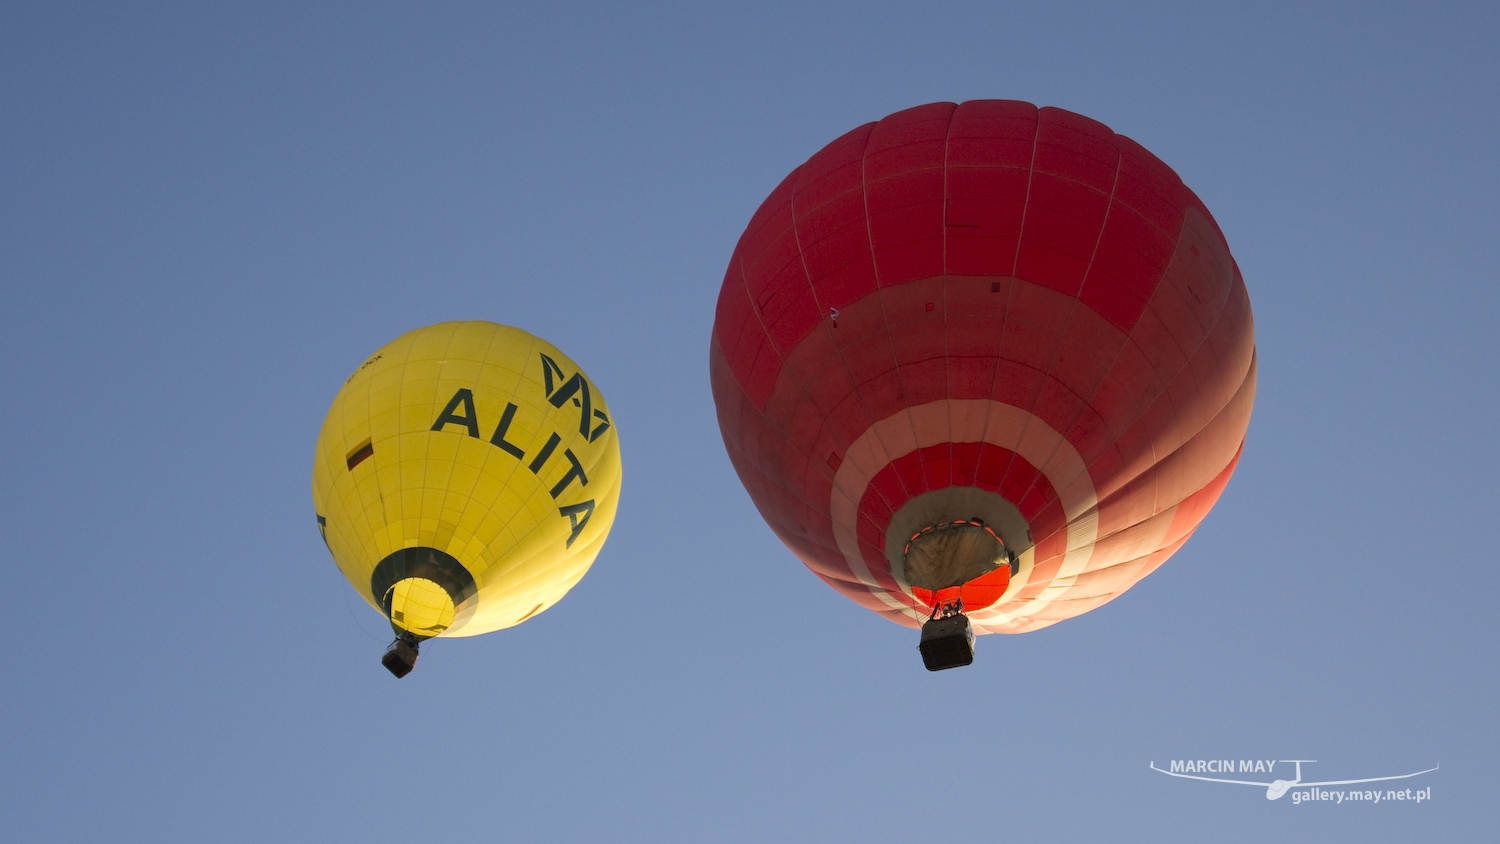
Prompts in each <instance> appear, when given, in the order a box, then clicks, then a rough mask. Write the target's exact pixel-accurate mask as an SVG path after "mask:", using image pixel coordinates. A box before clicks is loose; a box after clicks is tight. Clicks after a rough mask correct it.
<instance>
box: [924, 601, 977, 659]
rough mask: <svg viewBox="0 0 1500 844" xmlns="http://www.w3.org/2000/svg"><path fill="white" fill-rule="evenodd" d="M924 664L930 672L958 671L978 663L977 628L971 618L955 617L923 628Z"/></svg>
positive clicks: (929, 621)
mask: <svg viewBox="0 0 1500 844" xmlns="http://www.w3.org/2000/svg"><path fill="white" fill-rule="evenodd" d="M917 647H918V649H919V650H921V652H922V664H923V665H924V666H926V667H927V670H928V671H942V670H943V669H945V668H958V667H960V666H964V665H970V664H972V663H973V662H974V628H972V627H970V626H969V617H968V616H966V615H964V614H963V613H954V614H952V615H948V616H945V617H943V618H932V619H929V620H928V621H927V623H926V624H923V625H922V642H921V644H920V645H918V646H917Z"/></svg>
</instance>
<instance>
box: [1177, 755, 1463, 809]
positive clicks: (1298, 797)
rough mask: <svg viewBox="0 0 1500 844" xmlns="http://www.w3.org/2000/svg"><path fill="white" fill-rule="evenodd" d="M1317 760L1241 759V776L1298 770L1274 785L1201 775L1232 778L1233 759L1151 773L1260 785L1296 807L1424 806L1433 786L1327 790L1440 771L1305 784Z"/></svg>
mask: <svg viewBox="0 0 1500 844" xmlns="http://www.w3.org/2000/svg"><path fill="white" fill-rule="evenodd" d="M1316 761H1317V760H1316V759H1279V760H1278V759H1241V760H1239V767H1238V772H1240V773H1255V774H1258V773H1267V774H1269V773H1271V770H1272V769H1273V768H1274V767H1275V766H1276V765H1277V763H1278V762H1280V763H1290V764H1293V765H1296V766H1297V771H1296V774H1295V775H1294V776H1293V777H1292V779H1289V780H1284V779H1275V780H1272V781H1270V782H1258V781H1255V780H1237V779H1225V778H1222V777H1205V776H1201V774H1205V773H1210V774H1221V773H1222V774H1230V773H1235V772H1236V767H1235V760H1233V759H1208V760H1204V759H1174V760H1172V762H1171V763H1170V765H1169V766H1168V768H1167V769H1163V768H1158V767H1156V763H1155V762H1152V763H1151V770H1153V771H1156V772H1158V773H1162V774H1166V775H1167V776H1169V777H1182V778H1183V779H1190V780H1203V781H1204V782H1222V783H1229V784H1231V785H1256V786H1260V787H1261V788H1264V789H1265V790H1266V799H1267V800H1280V799H1281V798H1282V797H1284V796H1285V795H1286V794H1287V793H1288V792H1291V794H1292V802H1293V803H1304V802H1307V801H1311V800H1321V801H1330V802H1335V803H1343V802H1345V801H1346V800H1347V801H1350V802H1365V803H1380V802H1385V801H1390V800H1409V801H1412V802H1415V803H1421V802H1423V801H1424V800H1431V799H1432V786H1428V787H1427V788H1424V789H1418V790H1416V791H1413V790H1412V789H1409V788H1407V789H1401V790H1396V789H1384V790H1383V789H1349V790H1339V791H1330V790H1327V789H1324V788H1323V786H1327V785H1354V784H1357V783H1367V782H1386V781H1387V780H1404V779H1410V778H1412V777H1419V776H1421V775H1423V774H1430V773H1432V772H1433V771H1436V770H1437V769H1438V766H1436V765H1434V766H1432V767H1431V768H1428V769H1427V770H1425V771H1417V772H1416V773H1414V774H1396V775H1395V776H1390V777H1366V778H1364V779H1355V780H1325V781H1322V782H1303V781H1302V766H1303V765H1304V764H1309V765H1310V764H1313V763H1314V762H1316Z"/></svg>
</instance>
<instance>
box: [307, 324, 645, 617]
mask: <svg viewBox="0 0 1500 844" xmlns="http://www.w3.org/2000/svg"><path fill="white" fill-rule="evenodd" d="M619 493H620V447H619V441H618V440H617V438H616V436H615V428H614V424H613V420H612V417H611V416H610V414H609V408H608V406H607V404H606V403H605V401H604V396H603V395H601V394H600V392H599V390H598V388H597V387H596V386H594V384H593V382H591V381H589V380H588V378H587V376H586V375H584V373H583V371H582V370H581V369H579V367H578V365H577V364H575V363H574V362H573V361H572V360H571V359H569V358H568V357H567V356H566V355H564V354H563V353H562V352H561V351H559V350H558V349H557V347H555V346H553V345H552V344H551V343H548V342H547V341H545V340H542V339H541V338H539V337H534V336H532V335H531V334H528V333H526V332H525V331H522V330H521V329H519V328H510V327H508V326H502V325H495V324H494V323H489V322H445V323H440V324H438V325H433V326H429V327H427V328H419V329H417V330H415V331H411V332H408V333H407V334H404V335H402V336H401V337H399V338H397V339H396V340H394V341H392V342H391V343H389V344H387V345H386V346H384V347H383V348H381V349H380V350H379V351H377V352H376V353H375V354H374V355H372V356H371V357H370V358H369V359H368V360H366V361H365V362H364V364H363V365H362V366H360V367H359V369H357V370H356V371H355V372H354V374H353V375H351V376H350V377H349V380H348V381H347V382H346V383H345V384H344V386H343V387H342V388H341V389H340V390H339V393H338V396H337V397H335V398H334V401H333V406H332V407H331V408H329V411H328V417H327V418H326V419H325V420H324V422H323V430H322V432H321V433H320V434H319V436H318V446H317V454H316V459H315V460H314V463H313V506H314V507H315V509H316V511H317V516H318V524H319V528H320V529H321V530H322V531H323V538H324V541H325V542H326V543H327V544H328V550H329V551H330V552H331V553H332V554H333V559H334V562H336V563H337V564H338V567H339V570H340V571H342V572H343V574H344V577H345V578H347V579H348V581H349V583H350V585H352V586H353V587H354V589H355V591H356V592H358V593H359V594H360V595H361V596H362V597H363V598H364V599H365V600H366V601H367V602H369V604H370V605H371V606H373V607H375V608H376V609H377V610H379V611H380V612H381V614H382V615H384V616H386V617H387V618H389V619H390V620H391V623H392V626H393V627H394V628H395V629H396V630H397V631H398V633H402V632H404V633H406V634H410V636H412V637H414V638H416V639H424V638H431V637H434V636H473V635H477V634H480V633H487V632H490V631H492V630H499V629H501V628H504V627H510V626H512V625H515V624H519V623H520V622H522V621H524V620H526V619H528V618H531V617H533V616H535V615H536V614H537V613H540V612H543V611H545V610H546V609H547V608H548V607H551V606H552V605H553V604H555V603H556V602H557V601H558V600H559V599H561V598H562V596H563V595H564V594H565V593H566V592H567V591H568V590H569V589H571V588H572V587H573V585H574V584H575V583H577V582H578V581H579V580H580V579H581V578H582V577H583V575H584V573H585V572H587V571H588V569H589V566H590V565H592V564H593V561H594V558H595V557H596V556H597V555H598V553H599V549H600V547H601V546H602V545H603V544H604V540H605V538H606V537H607V536H608V535H609V529H610V526H611V524H613V522H614V517H615V509H616V506H617V504H618V501H619Z"/></svg>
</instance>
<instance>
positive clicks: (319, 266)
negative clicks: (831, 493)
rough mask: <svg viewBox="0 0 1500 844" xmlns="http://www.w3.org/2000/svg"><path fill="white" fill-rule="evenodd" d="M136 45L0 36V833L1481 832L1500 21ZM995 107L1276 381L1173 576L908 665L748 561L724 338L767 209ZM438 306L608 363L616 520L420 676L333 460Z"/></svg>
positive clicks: (1169, 23)
mask: <svg viewBox="0 0 1500 844" xmlns="http://www.w3.org/2000/svg"><path fill="white" fill-rule="evenodd" d="M126 5H127V4H119V3H107V4H98V5H92V6H85V5H72V4H62V3H34V4H27V5H22V4H19V3H11V4H6V5H5V7H4V9H3V10H0V379H3V380H0V388H3V389H0V397H3V398H0V481H3V483H0V526H3V529H4V537H5V542H6V551H5V555H4V563H3V569H0V571H3V572H4V573H5V576H6V584H5V590H4V592H3V594H4V595H5V602H4V606H5V618H6V621H7V633H8V635H7V636H6V642H5V645H4V647H3V653H4V654H5V656H4V659H3V661H0V671H3V674H0V838H3V839H5V840H9V841H108V840H117V841H208V840H214V841H247V842H249V841H254V842H260V841H268V840H286V841H327V840H379V841H398V840H416V839H418V838H420V839H421V840H427V841H453V842H468V841H476V842H477V841H486V842H488V841H511V840H523V839H530V840H549V841H653V842H655V841H684V842H704V841H712V842H756V844H761V843H762V842H767V841H778V842H780V841H788V842H800V841H808V842H831V841H872V842H873V841H898V840H908V841H909V840H915V839H917V838H919V837H920V838H924V839H931V838H941V839H945V840H955V841H957V840H964V841H975V842H991V841H993V842H1000V841H1022V840H1024V841H1128V840H1141V841H1146V840H1149V841H1200V840H1205V839H1209V838H1211V839H1212V840H1216V841H1247V842H1249V841H1255V842H1260V841H1271V840H1292V841H1311V840H1318V841H1416V840H1429V841H1460V840H1471V841H1472V840H1485V839H1489V838H1492V836H1493V835H1494V834H1495V831H1496V821H1495V813H1494V805H1495V801H1496V798H1497V792H1500V775H1497V768H1496V765H1497V762H1500V740H1497V739H1500V728H1497V726H1496V724H1497V721H1496V708H1497V703H1496V701H1497V698H1500V683H1497V679H1496V665H1497V664H1500V625H1497V622H1496V620H1495V619H1496V617H1497V614H1496V612H1495V604H1496V596H1497V594H1500V575H1497V571H1496V564H1497V560H1496V556H1497V555H1496V552H1495V548H1494V540H1493V536H1494V533H1495V523H1496V519H1495V516H1494V512H1493V511H1494V510H1495V505H1496V503H1497V496H1496V493H1495V484H1494V478H1495V476H1496V474H1497V472H1500V460H1497V457H1500V448H1497V445H1496V434H1495V430H1496V422H1495V420H1496V416H1497V412H1500V390H1497V386H1500V385H1497V372H1500V343H1497V341H1496V334H1497V332H1496V320H1497V318H1500V293H1497V281H1500V279H1497V277H1496V276H1497V273H1496V270H1495V266H1496V265H1495V258H1494V255H1495V243H1496V236H1497V235H1496V233H1497V231H1500V199H1497V196H1500V157H1497V155H1496V138H1497V135H1500V94H1497V91H1500V88H1497V86H1496V84H1495V83H1496V80H1497V79H1500V49H1497V47H1496V45H1497V44H1500V14H1497V12H1496V11H1495V8H1494V7H1485V6H1484V5H1483V4H1478V3H1472V4H1417V3H1412V4H1406V5H1397V4H1376V3H1359V4H1354V3H1350V4H1347V5H1343V6H1339V5H1329V4H1310V3H1300V2H1299V3H1286V4H1280V5H1273V4H1269V3H1255V4H1246V3H1238V4H1217V5H1211V4H1204V3H1189V2H1182V3H1175V4H1168V3H1155V4H1116V3H1097V4H1073V3H1050V4H1045V5H1043V4H1036V5H1034V6H1032V7H1029V8H1028V7H1022V6H1020V5H1014V6H1007V5H1005V4H1000V3H934V2H927V3H920V4H918V3H913V4H907V5H893V4H883V5H876V4H863V3H847V4H826V3H808V2H798V3H787V4H780V5H773V4H770V3H744V4H716V5H715V6H714V7H709V6H708V5H707V4H695V3H682V4H679V5H636V6H631V7H628V8H627V7H624V6H620V7H614V8H604V4H579V5H568V4H564V3H549V4H534V5H533V6H532V7H531V8H530V9H525V8H520V7H519V6H518V5H517V6H509V7H502V6H501V5H500V4H484V3H481V4H472V5H462V4H445V5H442V6H440V7H437V8H433V7H429V6H426V5H424V4H415V3H363V4H348V5H343V6H334V5H318V6H317V7H316V8H310V6H311V5H312V4H305V3H292V4H271V3H257V4H232V5H224V6H219V7H211V6H209V5H207V4H179V5H173V6H167V5H161V6H148V5H145V4H129V5H130V7H131V8H129V9H127V8H126ZM1127 6H1128V7H1129V8H1127ZM988 97H1000V98H1013V99H1023V100H1029V101H1031V102H1035V103H1037V104H1040V105H1054V106H1060V107H1063V108H1067V109H1071V110H1074V111H1077V112H1080V113H1083V114H1086V115H1089V116H1091V117H1093V118H1095V119H1098V120H1101V121H1103V122H1105V123H1107V124H1108V125H1109V126H1111V127H1112V128H1114V129H1115V130H1116V131H1118V132H1121V133H1123V134H1126V135H1129V136H1130V137H1132V138H1134V139H1136V140H1138V141H1140V142H1141V143H1142V144H1144V145H1145V146H1146V147H1147V148H1149V149H1151V150H1152V151H1154V152H1155V153H1156V154H1157V155H1159V156H1160V157H1161V158H1162V159H1163V160H1165V161H1166V162H1167V163H1169V164H1170V165H1171V166H1173V167H1174V168H1175V169H1176V170H1177V171H1178V173H1179V174H1181V176H1182V178H1183V179H1184V180H1185V181H1186V182H1187V183H1188V184H1189V185H1190V186H1191V187H1192V188H1193V189H1194V190H1196V191H1197V193H1198V194H1199V195H1200V196H1201V197H1202V198H1203V199H1204V201H1205V202H1206V203H1207V204H1208V206H1209V207H1210V208H1211V209H1212V210H1213V212H1214V214H1215V215H1216V216H1217V218H1218V221H1219V223H1220V224H1221V226H1222V227H1223V230H1224V232H1225V233H1226V235H1227V237H1228V239H1229V243H1230V246H1231V248H1232V249H1233V251H1234V254H1235V256H1236V258H1237V259H1238V261H1239V265H1240V267H1241V269H1242V271H1243V273H1244V276H1245V279H1246V283H1247V285H1248V287H1249V290H1250V296H1251V301H1252V303H1253V306H1254V309H1255V318H1256V327H1257V341H1258V344H1259V350H1260V366H1261V369H1260V392H1259V398H1258V401H1257V405H1256V410H1255V416H1254V419H1253V420H1252V422H1251V427H1250V433H1249V440H1248V443H1247V445H1246V449H1245V455H1244V459H1243V460H1242V462H1241V464H1240V468H1239V471H1238V472H1237V474H1236V475H1235V478H1234V480H1233V482H1232V483H1231V484H1230V486H1229V488H1228V490H1227V492H1226V493H1225V495H1224V496H1223V498H1222V499H1221V500H1220V502H1219V505H1218V507H1217V508H1216V509H1215V511H1214V512H1213V513H1212V515H1210V517H1209V518H1208V519H1207V520H1206V522H1205V523H1204V525H1203V527H1202V528H1201V529H1200V530H1199V532H1198V534H1197V535H1196V537H1195V538H1194V539H1193V540H1192V541H1191V542H1189V543H1188V545H1187V546H1186V548H1185V549H1184V550H1183V551H1182V552H1180V553H1179V554H1178V555H1177V556H1176V557H1175V558H1173V559H1172V560H1171V561H1170V562H1169V563H1168V564H1167V565H1165V566H1164V567H1162V568H1161V569H1160V570H1159V571H1158V572H1157V573H1155V574H1153V575H1152V576H1151V577H1149V578H1147V579H1146V580H1145V581H1143V582H1142V583H1141V585H1140V586H1138V587H1137V588H1136V589H1135V590H1133V591H1132V592H1130V593H1129V594H1128V595H1126V596H1124V597H1123V598H1121V599H1120V600H1118V601H1116V602H1114V603H1112V604H1110V605H1108V606H1106V607H1104V608H1103V609H1100V610H1098V611H1095V612H1093V613H1090V614H1088V615H1085V616H1083V617H1080V618H1078V619H1074V620H1072V621H1070V622H1067V623H1064V624H1061V625H1058V626H1056V627H1053V628H1049V629H1047V630H1044V631H1041V632H1038V633H1033V634H1028V635H1024V636H1011V637H999V636H992V637H987V638H984V639H982V640H981V641H980V643H979V645H980V647H979V654H978V661H977V662H976V664H975V665H974V666H973V667H972V668H969V669H964V670H959V671H949V672H944V673H942V674H928V673H927V672H925V671H923V670H922V669H921V666H920V663H919V660H918V657H917V653H916V650H915V644H916V643H915V638H914V634H913V633H912V631H909V630H906V629H904V628H900V627H897V626H895V625H892V624H890V623H888V622H886V621H883V620H881V619H879V618H877V617H876V616H875V615H874V614H872V613H869V612H867V611H865V610H862V609H860V608H858V607H856V606H855V605H853V604H852V603H850V602H848V601H846V600H844V599H843V598H841V597H839V596H838V595H837V594H835V593H834V592H833V591H832V590H830V589H828V588H827V587H825V586H823V585H822V584H820V583H818V582H817V581H816V580H815V579H814V577H813V576H812V575H811V574H810V573H808V572H807V571H806V570H805V569H804V568H803V567H802V566H801V564H799V563H798V562H797V561H796V559H795V558H793V557H792V555H791V554H790V553H789V552H788V551H786V549H785V548H783V547H782V546H781V544H780V543H779V542H778V541H777V540H776V539H775V537H774V536H773V535H772V534H771V532H770V531H769V530H768V529H767V528H766V527H765V526H764V524H763V523H762V522H761V520H760V518H759V516H758V515H757V514H756V512H755V510H754V508H753V506H752V505H751V503H750V500H749V498H748V497H747V496H746V494H745V493H744V491H743V490H742V488H741V487H740V484H739V481H738V479H737V478H736V476H735V474H734V471H733V469H732V468H731V466H730V464H729V461H728V459H727V458H726V456H725V454H724V451H723V446H722V444H721V442H720V439H719V433H718V428H717V425H716V423H715V419H714V413H713V403H712V399H711V397H710V394H709V388H708V375H707V357H708V354H707V352H708V337H709V330H710V326H711V323H712V319H713V306H714V301H715V297H716V295H717V292H718V288H719V283H720V280H721V279H722V276H723V272H724V267H725V264H726V262H727V260H728V257H729V254H730V252H731V250H732V249H733V246H734V243H735V240H736V238H737V237H738V236H739V233H740V231H741V230H742V228H743V227H744V225H745V223H746V222H747V221H748V220H749V218H750V215H751V213H752V212H753V211H754V210H755V208H756V206H757V205H758V204H759V203H760V201H761V199H762V198H764V196H765V195H766V194H767V193H768V192H769V191H770V190H771V188H772V187H774V186H775V184H776V183H777V182H778V181H779V180H780V179H781V177H782V176H783V175H784V174H785V173H787V172H788V171H790V170H791V169H792V168H793V167H795V166H796V165H797V164H799V163H801V162H802V161H803V160H805V159H806V158H807V157H808V156H809V155H811V154H812V153H813V152H815V151H816V150H817V149H819V148H820V147H821V146H822V145H823V144H824V143H826V142H828V141H829V140H831V139H833V138H835V137H837V136H838V135H840V134H841V133H843V132H845V131H847V130H848V129H850V128H853V127H854V126H856V125H859V124H861V123H864V122H866V121H870V120H875V119H878V118H880V117H882V116H884V115H886V114H888V113H890V112H892V111H896V110H898V109H901V108H905V107H908V106H912V105H916V104H920V103H924V102H931V101H935V100H953V101H960V100H965V99H974V98H988ZM448 319H489V320H494V321H497V322H502V323H509V324H514V325H518V326H521V327H524V328H526V329H528V330H530V331H532V332H535V333H537V334H540V335H542V336H545V337H547V338H549V339H551V340H553V341H554V342H555V343H557V344H558V345H559V346H560V347H561V348H563V349H564V350H566V351H567V353H568V354H569V355H571V356H572V357H574V358H575V359H576V360H578V361H579V362H580V363H581V364H582V365H583V366H584V367H586V368H587V369H588V371H589V373H590V374H591V375H592V376H593V377H594V379H595V380H596V381H597V383H598V384H599V385H600V387H601V388H602V389H603V391H604V392H605V394H606V396H607V397H608V399H609V401H610V404H611V407H612V409H613V411H614V414H615V417H616V422H617V425H618V430H619V433H620V438H621V443H622V448H623V454H624V461H625V489H624V497H623V501H622V506H621V510H620V515H619V520H618V521H617V523H616V525H615V529H614V534H613V535H612V537H611V539H610V541H609V544H608V545H607V546H606V548H605V550H604V553H603V554H602V555H601V557H600V558H599V560H598V562H597V564H596V565H595V567H594V569H593V571H592V572H591V573H590V574H589V576H588V577H587V578H586V579H585V580H584V581H583V582H582V584H580V585H579V586H578V587H577V588H576V589H575V590H574V591H573V592H572V593H571V594H570V595H569V596H568V597H567V598H566V599H565V600H564V601H563V602H562V603H560V604H559V605H558V606H557V607H556V608H555V609H553V610H551V611H549V612H547V613H545V614H543V615H541V616H539V617H537V618H536V619H534V620H532V621H529V622H527V623H526V624H524V625H522V626H521V627H518V628H515V629H513V630H509V631H503V632H500V633H497V634H493V635H490V636H485V637H481V638H477V639H470V640H455V641H448V642H439V643H436V644H434V645H433V646H432V647H430V648H429V649H428V650H425V651H424V655H423V658H422V665H421V667H420V668H419V669H418V671H417V672H416V673H415V674H413V675H412V676H411V677H409V678H407V679H406V680H403V681H399V682H397V681H395V680H393V679H392V678H391V677H390V676H389V675H387V674H386V673H385V671H383V670H382V669H381V668H380V666H379V664H378V657H379V655H380V652H381V650H382V648H383V646H384V645H385V643H386V641H388V639H389V634H388V628H386V627H385V625H384V624H383V622H382V621H381V620H380V619H379V618H378V616H377V615H376V614H375V613H374V612H372V611H370V610H369V609H368V608H367V607H365V606H364V605H363V604H362V603H360V602H359V601H358V599H357V598H356V597H355V596H354V595H353V592H352V590H351V589H350V588H349V587H348V586H347V585H346V584H345V583H344V581H343V580H342V578H341V577H340V576H339V575H338V572H337V571H336V569H335V568H334V566H333V564H332V562H331V561H330V559H329V557H328V555H327V552H326V551H325V550H324V548H323V545H322V543H321V542H320V541H319V539H318V533H317V530H316V527H315V524H314V521H313V512H312V504H311V497H310V492H309V487H310V480H309V477H310V471H311V459H312V449H313V444H314V440H315V438H316V436H317V432H318V427H319V425H320V424H321V421H322V418H323V414H324V412H325V411H326V410H327V407H328V405H329V402H330V401H331V399H332V397H333V395H334V392H335V391H336V390H337V388H338V386H339V385H340V383H342V381H343V379H344V378H345V377H346V376H347V375H348V374H349V372H351V371H352V370H353V368H354V367H355V366H357V365H358V364H359V362H360V361H362V360H363V359H364V358H365V356H367V355H368V354H369V353H370V352H371V351H373V350H374V349H376V348H377V347H379V346H380V345H381V344H383V343H385V342H386V341H388V340H390V339H391V338H393V337H395V336H396V335H398V334H400V333H401V332H403V331H406V330H407V329H410V328H413V327H416V326H419V325H425V324H429V323H432V322H437V321H440V320H448ZM1197 758H1203V759H1213V758H1234V759H1241V758H1285V759H1296V758H1301V759H1317V760H1319V762H1318V764H1317V765H1316V766H1312V768H1311V769H1310V770H1309V771H1308V773H1309V775H1310V776H1309V777H1308V778H1309V779H1312V778H1314V777H1316V778H1321V779H1342V778H1353V777H1367V776H1381V775H1389V774H1395V773H1406V772H1410V771H1415V770H1420V769H1422V768H1427V767H1431V766H1432V765H1433V764H1435V763H1439V762H1440V763H1441V764H1442V770H1441V771H1439V772H1437V773H1435V774H1430V775H1427V776H1426V777H1424V778H1421V779H1420V780H1413V781H1411V783H1410V784H1411V785H1413V786H1418V785H1420V786H1431V787H1432V793H1433V800H1432V801H1431V802H1430V803H1425V804H1422V805H1412V804H1405V803H1397V804H1382V805H1376V806H1364V805H1353V806H1351V805H1347V804H1346V805H1335V806H1330V805H1319V804H1310V805H1300V806H1294V805H1292V804H1291V802H1290V801H1289V800H1286V799H1283V800H1281V801H1277V802H1268V801H1266V800H1265V799H1264V798H1263V797H1262V796H1261V795H1260V794H1259V793H1258V792H1255V791H1254V790H1251V789H1247V788H1243V787H1238V786H1216V785H1210V784H1207V783H1194V782H1189V781H1185V780H1174V779H1170V778H1167V777H1163V776H1161V775H1159V774H1155V773H1152V772H1151V771H1149V770H1148V769H1147V764H1148V762H1151V761H1153V760H1154V761H1156V762H1157V763H1158V764H1162V763H1163V762H1165V761H1167V760H1171V759H1197ZM1277 773H1278V774H1281V773H1286V772H1283V771H1281V770H1280V769H1278V771H1277Z"/></svg>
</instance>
